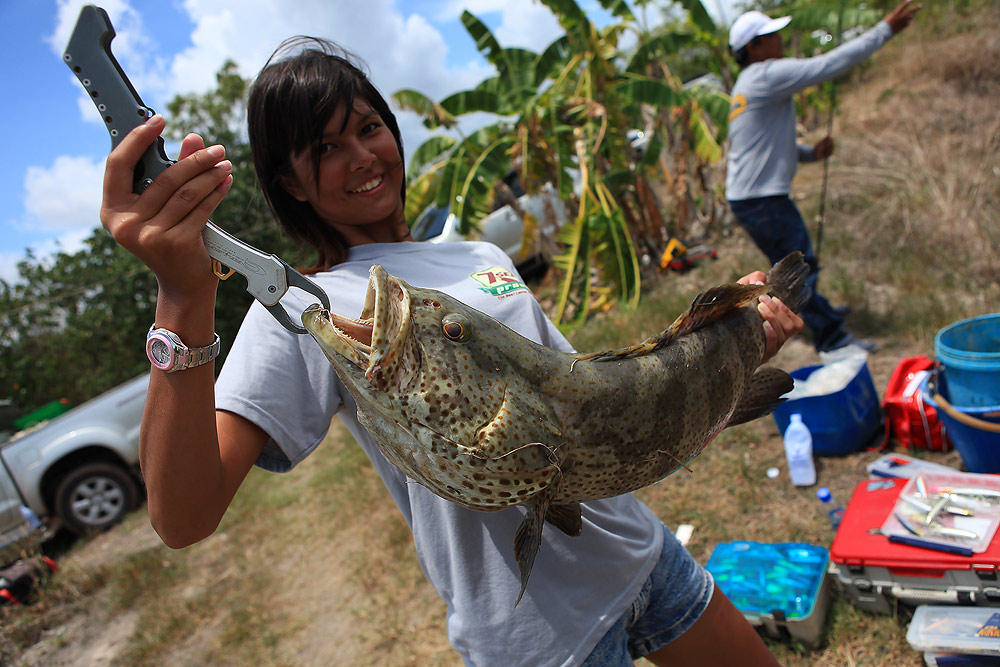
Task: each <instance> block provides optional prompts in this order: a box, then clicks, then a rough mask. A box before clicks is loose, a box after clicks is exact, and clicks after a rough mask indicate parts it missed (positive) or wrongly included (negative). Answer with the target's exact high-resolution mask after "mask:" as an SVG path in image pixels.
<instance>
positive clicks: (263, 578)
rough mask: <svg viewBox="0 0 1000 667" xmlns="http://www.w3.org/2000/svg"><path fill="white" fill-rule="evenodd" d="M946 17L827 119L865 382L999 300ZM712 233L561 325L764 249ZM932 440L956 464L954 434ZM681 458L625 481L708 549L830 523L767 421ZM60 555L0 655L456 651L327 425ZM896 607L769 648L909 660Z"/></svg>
mask: <svg viewBox="0 0 1000 667" xmlns="http://www.w3.org/2000/svg"><path fill="white" fill-rule="evenodd" d="M988 4H989V3H986V5H988ZM986 5H984V6H986ZM939 16H941V15H939ZM956 16H957V15H956ZM944 20H947V21H950V23H942V24H940V25H939V26H936V28H935V31H934V34H931V31H930V30H929V29H926V28H924V30H923V32H921V26H920V25H919V24H918V25H915V26H914V28H913V29H911V31H910V32H908V33H906V35H907V36H906V38H904V39H899V40H894V41H893V42H892V43H890V45H889V46H888V47H887V48H886V49H884V50H883V52H881V53H880V54H878V56H877V59H876V62H875V63H874V66H872V67H870V68H867V69H866V70H865V71H864V72H861V73H859V76H857V77H855V79H854V80H853V81H852V84H851V87H850V90H849V92H848V93H845V94H844V95H843V98H842V107H843V108H842V113H841V115H840V116H839V117H838V120H837V124H836V127H835V134H836V137H837V140H838V149H837V154H836V156H835V159H834V161H833V162H832V164H831V169H830V178H829V186H828V187H829V190H828V200H827V220H826V232H825V237H824V239H825V240H824V245H823V252H822V260H823V264H824V267H825V271H824V274H823V278H822V283H821V284H822V289H823V291H824V292H825V293H826V294H827V296H828V297H830V298H831V300H832V301H834V302H835V303H850V304H851V305H852V307H853V308H854V314H853V315H852V316H851V319H850V320H849V324H850V326H851V327H852V328H854V329H855V330H856V331H857V332H858V333H862V334H865V335H868V336H874V337H876V338H877V339H878V340H879V341H880V342H881V343H882V344H883V349H882V351H881V352H880V353H879V354H877V355H875V356H873V357H872V359H871V360H870V367H871V371H872V375H873V377H874V378H875V384H876V388H877V389H878V391H879V393H882V392H884V389H885V385H886V382H887V380H888V377H889V374H890V372H891V370H892V368H893V367H894V366H895V364H896V362H897V361H898V360H899V359H900V358H901V357H904V356H909V355H912V354H916V353H919V352H927V353H932V352H933V334H934V332H935V331H937V330H938V329H939V328H940V327H941V326H944V325H945V324H947V323H949V322H951V321H954V320H955V319H958V318H961V317H968V316H972V315H977V314H981V313H985V312H991V311H996V310H998V304H1000V225H998V220H1000V167H997V166H996V155H997V154H998V150H997V149H998V148H1000V116H998V115H997V114H996V111H995V110H996V108H997V106H998V102H1000V70H998V69H997V68H996V63H997V62H1000V38H998V37H997V35H998V34H1000V16H998V13H997V12H996V10H995V8H992V7H988V6H987V8H986V9H985V10H983V11H982V12H981V13H980V14H977V15H976V16H975V18H974V19H970V18H968V17H957V18H955V17H950V16H948V15H945V16H944ZM822 131H823V129H822V128H819V129H817V130H816V131H815V132H813V138H816V133H817V132H818V133H821V132H822ZM820 187H821V169H820V168H819V167H817V166H810V167H806V168H804V169H803V170H802V171H801V172H800V175H799V178H798V180H797V181H796V188H797V195H798V196H799V198H800V203H801V205H802V208H803V211H804V212H805V213H806V214H807V216H811V215H814V214H815V211H816V209H817V202H818V195H819V191H820ZM717 245H718V247H719V250H720V259H719V260H718V261H716V262H706V263H704V264H702V265H701V266H699V267H698V268H697V269H696V270H695V271H692V272H691V273H688V274H684V275H676V274H671V275H669V276H667V277H666V279H665V280H663V281H662V282H661V283H660V284H659V285H656V286H653V285H652V283H651V284H650V289H649V291H648V293H647V294H646V295H645V298H644V301H643V305H642V307H641V309H640V311H639V312H637V313H634V314H621V313H608V314H604V315H602V316H600V317H598V318H596V319H595V321H594V322H592V323H591V325H589V326H588V327H587V328H586V329H584V330H580V331H577V332H574V333H573V335H572V339H573V341H574V344H575V345H576V346H577V347H578V348H579V349H589V350H594V349H602V348H608V347H614V346H617V345H619V344H622V343H626V342H634V341H636V340H639V339H640V338H642V337H644V336H646V335H648V334H649V333H652V332H653V331H657V330H659V329H662V327H663V326H664V324H665V321H668V320H670V319H672V318H673V317H674V316H675V315H676V314H677V313H678V312H680V310H681V309H682V308H683V307H684V306H685V305H686V303H687V302H688V301H689V300H690V298H691V297H692V296H693V294H694V293H695V292H697V291H698V289H699V288H701V287H704V286H705V285H711V284H718V283H719V282H724V281H729V280H732V279H733V278H735V277H737V276H739V275H742V274H744V273H746V272H748V271H750V270H751V269H755V268H759V267H760V264H761V256H760V254H759V253H758V252H757V251H756V249H755V248H754V247H753V246H752V245H751V244H749V242H748V241H747V239H746V237H745V236H744V235H743V234H742V232H740V231H738V230H734V229H732V228H730V229H728V230H727V233H726V235H725V237H724V238H722V239H720V240H719V242H718V243H717ZM543 303H544V301H543ZM816 361H817V360H816V357H815V355H814V353H813V352H812V349H811V347H810V346H809V345H808V344H807V342H805V341H804V340H796V341H792V342H791V343H789V344H788V345H786V346H785V348H783V349H782V351H781V353H780V355H779V357H778V358H777V359H776V360H775V362H776V364H777V365H779V366H781V367H783V368H786V369H792V368H796V367H799V366H803V365H806V364H811V363H816ZM877 456H878V454H877V453H873V452H859V453H856V454H853V455H850V456H846V457H842V458H824V459H820V460H819V477H820V481H821V483H822V484H824V485H826V486H829V487H830V488H831V489H832V490H833V491H834V493H835V495H837V496H838V497H840V498H841V499H842V500H846V499H847V497H848V496H849V494H850V493H851V491H852V489H853V488H854V486H855V485H856V484H857V483H858V482H859V481H861V480H862V479H863V478H864V477H865V472H864V466H865V464H866V463H868V462H869V461H871V460H873V459H874V458H876V457H877ZM929 458H932V460H935V461H938V462H943V463H946V464H950V465H955V466H958V465H960V459H959V457H958V455H957V454H955V453H950V454H936V455H929ZM771 466H777V467H779V468H780V469H781V470H782V475H781V476H780V477H779V478H778V479H776V480H771V479H768V478H767V476H766V474H765V471H766V470H767V468H769V467H771ZM691 469H692V471H691V472H690V473H689V472H686V471H683V470H682V471H681V472H679V473H677V474H675V475H673V476H672V477H670V478H669V479H667V480H666V481H665V482H663V483H660V484H657V485H655V486H653V487H650V488H648V489H644V490H642V491H640V492H639V496H640V497H641V498H642V499H643V500H644V501H645V502H646V503H648V504H649V505H650V507H652V508H653V509H654V511H656V512H657V514H659V516H661V517H662V518H663V519H664V520H665V521H666V522H667V523H668V524H671V525H677V524H679V523H690V524H693V525H694V526H695V532H694V536H693V539H692V542H691V543H690V549H691V552H692V553H693V554H694V555H695V557H696V558H697V559H698V560H699V561H701V562H702V563H704V562H706V561H707V560H708V557H709V555H710V554H711V552H712V549H713V548H714V547H715V545H717V544H718V543H720V542H726V541H731V540H744V539H747V540H758V541H766V542H780V541H805V542H811V543H814V544H821V545H826V546H828V545H829V544H830V541H831V538H832V534H831V531H830V529H829V528H828V526H827V524H826V522H825V520H824V518H823V516H822V515H821V514H820V513H819V512H818V510H817V507H816V501H815V500H814V499H813V497H812V491H811V490H808V489H806V490H801V489H796V488H794V487H792V486H790V485H789V484H788V483H787V477H786V474H785V472H784V470H785V464H784V456H783V450H782V446H781V441H780V438H779V436H778V433H777V429H776V428H775V427H774V424H773V421H772V420H770V419H763V420H758V421H757V422H754V423H751V424H748V425H744V426H741V427H737V428H734V429H731V430H728V431H726V432H724V433H723V435H722V436H720V437H719V438H718V440H717V441H716V442H715V443H713V444H712V446H711V447H709V448H708V449H707V450H706V451H705V453H704V454H703V455H701V456H700V457H699V458H698V459H697V460H696V461H694V462H693V463H692V465H691ZM61 564H62V570H61V572H60V574H59V576H57V577H55V578H53V579H52V581H51V582H50V584H49V585H48V586H47V587H46V589H45V590H44V591H43V593H42V595H41V597H40V599H39V601H38V602H37V603H36V604H35V605H33V606H32V607H30V608H21V609H5V610H0V623H2V625H3V628H4V630H3V632H2V633H0V662H4V663H7V662H9V663H11V664H19V665H70V664H73V665H76V664H130V665H131V664H135V665H200V664H220V665H242V664H255V665H330V664H349V665H396V664H415V665H455V664H459V662H460V661H459V660H458V658H457V656H456V654H455V653H454V652H453V651H452V650H451V649H450V647H449V645H448V641H447V637H446V635H445V627H444V617H445V611H446V610H445V606H444V604H443V603H442V602H441V601H440V600H439V599H438V598H437V596H436V595H435V594H434V592H433V591H432V590H431V589H430V587H429V585H428V584H427V583H426V582H425V581H424V579H423V576H422V574H421V572H420V569H419V567H418V565H417V564H416V559H415V556H414V553H413V546H412V542H411V540H410V536H409V533H408V531H407V528H406V526H405V524H404V523H403V521H402V519H401V518H400V517H399V515H398V512H397V511H396V510H395V508H394V507H393V506H392V503H391V500H390V499H389V497H388V494H387V493H386V491H385V490H384V488H383V487H382V485H381V482H380V481H379V479H378V477H377V475H376V474H375V473H374V471H373V469H372V467H371V466H370V464H368V462H367V460H366V459H365V457H364V455H363V454H362V453H360V451H359V450H358V448H357V447H356V446H354V445H353V443H352V442H351V440H350V437H349V436H347V435H346V433H345V432H343V431H342V430H341V429H340V428H339V426H335V427H334V428H333V429H332V430H331V434H330V436H329V437H328V439H327V442H326V443H324V445H323V446H322V447H321V448H320V450H319V451H318V452H317V453H316V454H314V455H313V456H311V457H309V458H308V459H307V460H306V461H305V462H304V463H303V464H301V465H300V466H299V467H298V468H297V469H296V471H295V472H293V473H289V474H287V475H284V476H281V478H280V479H276V478H275V476H273V475H268V474H265V473H260V472H256V471H255V472H254V473H253V474H251V476H250V478H249V479H248V482H247V483H246V484H245V485H244V488H243V489H241V491H240V493H239V495H238V496H237V498H236V500H235V501H234V504H233V507H232V508H231V510H230V512H229V514H228V515H227V517H226V520H225V521H224V523H223V525H222V526H221V528H220V530H219V531H218V533H217V534H216V535H214V536H212V537H211V538H209V539H207V540H205V541H203V542H201V543H199V544H197V545H195V546H192V547H190V548H188V549H184V550H181V551H176V552H175V551H170V550H168V549H166V548H165V547H164V546H162V544H160V542H159V540H158V538H157V537H156V536H155V534H153V533H152V531H151V530H150V528H149V525H148V521H147V517H146V515H145V512H143V511H140V512H137V513H136V514H134V515H133V516H132V517H130V518H129V520H128V521H126V522H125V523H124V524H123V525H121V526H119V527H118V528H116V529H115V530H114V531H112V532H110V533H107V534H104V535H100V536H98V537H95V538H93V539H91V540H87V541H84V542H82V543H80V544H79V545H77V546H76V547H74V548H73V549H72V550H71V551H70V552H69V553H68V554H66V555H65V557H63V558H62V559H61ZM906 623H907V619H906V618H896V617H891V616H873V615H869V614H866V613H864V612H861V611H859V610H857V609H856V608H855V607H854V606H853V605H852V604H851V603H850V602H848V601H847V600H846V599H844V598H843V597H836V599H835V600H834V603H833V606H832V608H831V610H830V614H829V617H828V622H827V625H826V634H825V637H824V643H823V645H822V646H821V647H820V648H819V649H817V650H815V651H807V650H805V649H803V648H801V647H800V646H796V645H788V644H781V643H772V644H771V647H772V649H773V651H774V652H775V653H776V655H778V657H779V659H780V660H781V661H782V663H783V664H786V665H789V666H791V667H798V666H806V665H823V666H825V665H856V666H864V667H876V666H886V667H888V666H890V665H891V666H893V667H917V666H918V665H920V664H922V661H921V658H920V656H919V654H917V653H916V652H914V651H912V650H911V649H910V648H909V646H908V645H907V643H906V641H905V632H906Z"/></svg>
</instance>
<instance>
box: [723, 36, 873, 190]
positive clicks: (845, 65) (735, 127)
mask: <svg viewBox="0 0 1000 667" xmlns="http://www.w3.org/2000/svg"><path fill="white" fill-rule="evenodd" d="M892 34H893V33H892V28H890V27H889V24H888V23H886V22H885V21H880V22H879V23H877V24H876V25H875V26H874V27H873V28H871V29H870V30H868V31H866V32H865V33H864V34H862V35H860V36H859V37H857V38H856V39H853V40H851V41H850V42H847V43H846V44H843V45H841V46H838V47H837V48H835V49H833V50H831V51H829V52H827V53H824V54H823V55H821V56H816V57H815V58H776V59H772V60H765V61H763V62H757V63H753V64H751V65H748V66H747V67H746V68H744V69H743V71H742V72H740V75H739V77H737V79H736V84H735V85H734V86H733V91H732V104H731V106H730V108H729V162H728V168H727V172H726V198H727V199H729V200H730V201H740V200H743V199H752V198H755V197H769V196H772V195H787V194H790V193H791V189H792V178H794V176H795V169H796V167H797V163H798V162H800V161H801V162H807V161H810V160H813V159H814V157H813V154H812V148H811V147H809V146H805V145H801V144H797V143H796V138H795V102H794V100H793V99H792V95H793V94H795V93H797V92H799V91H801V90H805V89H806V88H808V87H809V86H814V85H816V84H818V83H821V82H823V81H826V80H828V79H832V78H834V77H836V76H840V75H841V74H843V73H845V72H847V71H848V70H850V69H851V68H852V67H855V66H856V65H858V64H859V63H861V62H862V61H863V60H865V59H866V58H868V57H869V56H871V55H872V54H873V53H875V51H877V50H878V49H879V48H881V47H882V45H884V44H885V43H886V42H887V41H889V38H890V37H892Z"/></svg>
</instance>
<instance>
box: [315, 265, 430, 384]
mask: <svg viewBox="0 0 1000 667" xmlns="http://www.w3.org/2000/svg"><path fill="white" fill-rule="evenodd" d="M302 324H303V325H304V326H305V328H306V330H308V331H309V333H310V334H311V335H312V337H313V338H315V339H316V341H317V342H318V343H319V344H320V346H321V347H322V348H323V351H324V352H325V353H326V356H327V357H328V358H329V359H330V361H331V362H333V363H334V364H336V363H337V359H336V358H340V359H346V360H347V361H349V362H350V363H352V364H353V365H355V366H356V367H358V368H359V369H361V370H363V371H364V373H365V378H366V379H367V380H368V382H370V383H371V384H372V386H374V387H375V388H376V389H383V390H384V389H385V388H386V387H387V385H388V382H389V378H391V377H392V375H393V374H394V371H395V368H396V366H397V365H398V364H399V361H400V358H401V355H402V353H403V349H404V345H405V343H406V340H407V338H408V336H409V332H410V295H409V291H408V290H407V288H406V284H405V283H403V282H402V281H400V280H398V279H396V278H395V277H394V276H391V275H389V273H388V272H387V271H386V270H385V269H384V268H382V267H381V266H379V265H378V264H375V265H373V266H372V268H371V270H370V272H369V277H368V292H367V293H366V294H365V305H364V308H363V309H362V311H361V315H360V316H359V317H357V318H353V317H345V316H343V315H338V314H336V313H331V312H330V311H328V310H326V309H325V308H323V307H322V306H320V305H319V304H314V305H312V306H309V307H308V308H307V309H306V311H305V312H304V313H303V314H302Z"/></svg>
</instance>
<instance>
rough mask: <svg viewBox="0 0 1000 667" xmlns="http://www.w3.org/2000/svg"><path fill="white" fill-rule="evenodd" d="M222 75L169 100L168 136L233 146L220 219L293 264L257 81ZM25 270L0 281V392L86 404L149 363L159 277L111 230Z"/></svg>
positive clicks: (230, 71) (235, 292)
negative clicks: (255, 123) (263, 174)
mask: <svg viewBox="0 0 1000 667" xmlns="http://www.w3.org/2000/svg"><path fill="white" fill-rule="evenodd" d="M217 81H218V87H217V88H216V89H215V90H213V91H209V92H208V93H205V94H204V95H188V96H182V97H178V98H176V99H174V100H173V101H172V102H171V103H170V104H169V105H168V109H169V114H170V116H171V119H170V120H169V121H168V124H167V128H168V136H169V137H171V138H174V139H180V138H181V137H183V136H184V135H185V134H187V133H188V132H197V133H199V134H201V135H202V136H204V137H205V140H206V142H208V143H221V144H223V145H225V146H226V151H227V157H228V158H229V160H231V161H232V163H233V172H234V175H235V181H234V184H233V187H232V189H231V190H230V192H229V194H228V195H227V196H226V198H225V199H224V200H223V201H222V203H221V204H220V205H219V207H218V208H217V209H216V211H215V214H214V215H213V220H214V221H215V222H216V223H217V224H218V225H219V226H220V227H222V228H223V229H225V230H226V231H227V232H229V233H231V234H233V235H235V236H237V237H239V238H240V239H242V240H244V241H246V242H247V243H250V244H251V245H253V246H255V247H257V248H261V249H266V251H267V252H269V253H274V254H276V255H279V256H281V257H284V258H285V259H286V260H288V261H293V259H294V257H295V256H296V255H297V254H298V252H297V250H296V249H295V247H294V245H293V244H292V243H291V242H290V241H289V240H288V239H287V238H285V237H284V236H283V235H282V234H281V233H280V231H279V230H278V228H277V226H276V225H275V224H274V223H273V222H271V219H270V215H269V213H268V211H267V208H266V205H265V204H264V202H263V200H262V198H261V196H260V195H259V193H258V190H257V187H256V183H255V179H254V176H253V173H254V170H253V160H252V157H251V155H250V149H249V146H248V145H247V144H246V140H245V137H244V135H243V133H242V131H241V130H240V128H241V127H242V124H243V113H244V101H245V95H246V92H247V86H248V82H247V81H246V80H244V79H242V78H241V77H239V75H238V74H236V68H235V65H234V64H233V63H231V62H229V63H226V64H225V65H224V66H223V67H222V69H221V70H220V71H219V73H218V75H217ZM96 223H97V221H96V220H95V224H96ZM18 271H19V279H18V280H17V281H16V282H15V283H13V284H8V283H6V282H3V281H0V368H2V369H3V372H2V373H0V397H4V398H10V399H11V400H13V401H14V402H15V403H16V404H18V405H19V406H20V407H21V408H22V409H25V410H28V409H33V408H35V407H37V406H39V405H43V404H44V403H47V402H48V401H50V400H53V399H55V398H61V397H65V398H67V399H69V401H70V402H71V403H73V404H79V403H82V402H84V401H86V400H87V399H90V398H92V397H94V396H96V395H97V394H98V393H100V392H102V391H105V390H107V389H110V388H111V387H114V386H116V385H118V384H120V383H122V382H124V381H125V380H127V379H129V378H131V377H134V376H135V375H138V374H140V373H142V372H144V371H147V370H148V369H149V362H148V361H147V360H146V357H145V354H143V346H144V342H145V336H146V332H147V331H148V329H149V326H150V324H152V323H153V318H154V314H155V306H156V293H157V287H156V279H155V277H154V276H153V275H152V273H151V272H150V271H149V270H148V269H147V268H146V267H145V266H143V264H142V263H141V262H139V260H137V259H136V258H135V257H133V256H132V255H131V254H130V253H128V252H127V251H125V250H124V249H122V248H121V247H119V246H118V245H117V244H116V243H115V242H114V240H113V239H112V238H111V236H110V235H109V234H108V233H107V232H106V231H105V230H104V229H103V228H98V229H96V230H95V231H94V233H93V234H92V235H91V236H90V238H88V239H87V240H86V241H85V242H84V248H83V249H82V250H79V251H76V252H73V253H66V252H62V253H59V254H57V255H56V256H55V257H53V258H47V259H45V260H42V259H38V258H36V257H34V256H33V255H31V254H29V255H28V256H27V257H26V258H25V259H24V260H23V261H22V262H21V263H20V264H19V266H18ZM245 289H246V284H245V282H244V280H243V278H242V277H236V276H234V277H233V278H231V279H230V280H229V281H227V282H225V283H222V285H221V286H220V288H219V293H218V301H217V307H216V331H217V332H218V334H219V336H220V337H221V338H222V341H223V345H222V354H221V355H220V359H224V358H225V354H226V351H227V349H228V346H229V344H231V342H232V340H233V338H234V337H235V335H236V331H237V329H238V328H239V325H240V323H241V322H242V320H243V315H244V313H245V312H246V310H247V308H248V307H249V305H250V302H251V300H252V299H251V297H250V295H249V294H247V293H246V291H245ZM217 368H221V361H220V362H219V363H217Z"/></svg>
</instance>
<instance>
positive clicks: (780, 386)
mask: <svg viewBox="0 0 1000 667" xmlns="http://www.w3.org/2000/svg"><path fill="white" fill-rule="evenodd" d="M794 385H795V383H794V381H793V380H792V376H791V375H789V374H788V373H786V372H785V371H783V370H781V369H779V368H775V367H774V366H765V367H764V368H761V369H760V370H758V371H757V372H756V373H754V374H753V376H752V377H751V378H750V384H749V386H747V390H746V391H745V392H743V396H742V397H741V398H740V402H739V403H737V404H736V409H735V410H734V411H733V416H732V417H730V418H729V422H728V423H727V424H726V428H728V427H730V426H736V425H737V424H745V423H746V422H748V421H753V420H754V419H757V418H758V417H763V416H764V415H767V414H770V413H771V411H773V410H774V409H775V408H776V407H778V406H779V405H781V404H782V403H784V402H785V399H783V398H781V397H782V396H783V395H784V394H787V393H788V392H790V391H791V390H792V387H793V386H794Z"/></svg>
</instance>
